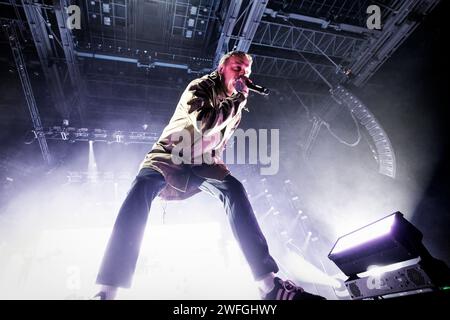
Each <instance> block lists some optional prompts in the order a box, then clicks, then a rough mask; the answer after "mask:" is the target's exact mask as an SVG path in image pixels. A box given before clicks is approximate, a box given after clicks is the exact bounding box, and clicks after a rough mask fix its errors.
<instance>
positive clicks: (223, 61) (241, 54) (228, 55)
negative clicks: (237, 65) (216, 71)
mask: <svg viewBox="0 0 450 320" xmlns="http://www.w3.org/2000/svg"><path fill="white" fill-rule="evenodd" d="M231 57H240V58H244V57H245V58H247V59H248V61H249V62H250V64H251V63H252V62H253V58H252V56H251V55H249V54H248V53H247V52H244V51H230V52H228V53H225V54H224V55H223V56H222V58H220V61H219V65H218V66H217V68H220V67H221V66H222V65H224V64H226V63H227V62H228V60H229V59H230V58H231Z"/></svg>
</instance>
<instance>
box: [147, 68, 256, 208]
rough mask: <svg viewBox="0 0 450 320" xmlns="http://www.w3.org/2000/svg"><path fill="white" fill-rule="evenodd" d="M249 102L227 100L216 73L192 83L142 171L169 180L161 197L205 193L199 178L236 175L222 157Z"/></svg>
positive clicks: (241, 97) (239, 97) (236, 97)
mask: <svg viewBox="0 0 450 320" xmlns="http://www.w3.org/2000/svg"><path fill="white" fill-rule="evenodd" d="M246 102H247V100H246V99H245V96H244V95H243V94H242V93H236V94H233V95H232V96H227V94H226V93H225V88H224V85H223V84H222V81H221V79H220V76H219V75H218V73H217V72H216V71H215V72H213V73H211V74H209V75H205V76H203V77H201V78H198V79H195V80H193V81H192V82H191V83H189V85H188V86H187V88H186V90H185V91H184V92H183V94H182V96H181V98H180V101H179V102H178V105H177V107H176V109H175V112H174V114H173V116H172V118H171V119H170V122H169V124H168V125H167V126H166V127H165V128H164V130H163V132H162V134H161V136H160V138H159V139H158V141H157V142H156V143H155V144H154V145H153V148H152V150H151V151H150V152H149V153H147V155H146V156H145V159H144V161H143V162H142V163H141V166H140V167H141V168H152V169H154V170H156V171H158V172H160V173H161V174H162V175H163V176H164V178H165V180H166V182H167V185H166V187H165V188H164V189H163V190H162V191H161V193H160V194H159V196H160V197H162V198H163V199H166V200H180V199H185V198H188V197H190V196H192V195H194V194H195V193H197V192H199V191H200V190H199V189H198V184H197V183H198V180H199V179H192V177H193V175H196V176H199V177H204V178H212V179H216V180H222V179H223V178H225V176H226V175H228V174H229V173H230V172H229V170H228V168H227V167H226V165H225V164H224V162H223V161H222V159H221V158H220V154H221V153H222V151H223V150H224V148H225V146H226V143H227V142H228V140H229V139H230V138H231V136H232V135H233V133H234V131H235V130H236V128H237V126H238V125H239V122H240V121H241V116H242V109H243V108H244V107H245V104H246ZM186 147H188V148H186ZM180 150H181V152H180ZM186 150H187V151H190V155H189V154H186V153H187V151H186ZM173 151H174V152H173ZM175 151H176V152H175ZM181 160H182V161H181ZM180 162H181V163H180Z"/></svg>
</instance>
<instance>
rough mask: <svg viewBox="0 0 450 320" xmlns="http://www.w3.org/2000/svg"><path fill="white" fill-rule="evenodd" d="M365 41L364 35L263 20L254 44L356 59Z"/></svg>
mask: <svg viewBox="0 0 450 320" xmlns="http://www.w3.org/2000/svg"><path fill="white" fill-rule="evenodd" d="M364 41H365V39H364V38H362V37H357V36H348V35H345V36H344V35H338V34H334V33H330V32H324V31H317V30H313V29H308V28H304V27H295V26H290V25H285V24H280V23H275V22H267V21H261V22H260V24H259V28H258V31H257V32H256V34H255V36H254V38H253V42H252V44H253V45H259V46H265V47H270V48H278V49H286V50H293V51H301V52H306V53H312V54H321V53H320V51H319V50H318V49H317V48H319V49H320V50H322V51H323V52H324V53H325V54H327V55H328V56H330V57H335V58H342V59H346V60H349V59H354V58H355V57H356V56H357V54H358V53H359V51H360V48H361V45H362V44H363V42H364Z"/></svg>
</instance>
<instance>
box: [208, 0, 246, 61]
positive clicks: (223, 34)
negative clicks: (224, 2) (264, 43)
mask: <svg viewBox="0 0 450 320" xmlns="http://www.w3.org/2000/svg"><path fill="white" fill-rule="evenodd" d="M241 6H242V0H230V3H229V5H228V7H227V8H226V13H225V15H224V16H223V19H222V21H223V25H222V29H221V30H220V38H219V41H218V42H217V48H216V53H215V55H214V61H213V65H212V67H213V68H215V67H217V65H218V64H219V60H220V58H221V57H222V56H223V55H224V54H225V53H226V52H228V51H229V45H228V44H229V41H230V39H231V36H232V34H233V30H234V27H235V25H236V21H237V18H238V14H239V11H240V9H241Z"/></svg>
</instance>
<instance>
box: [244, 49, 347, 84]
mask: <svg viewBox="0 0 450 320" xmlns="http://www.w3.org/2000/svg"><path fill="white" fill-rule="evenodd" d="M252 57H253V64H252V72H253V73H254V74H261V75H269V76H273V77H277V78H285V79H302V80H306V81H313V82H318V81H320V77H319V76H318V75H317V73H315V72H314V70H312V69H311V67H310V66H308V64H307V63H306V62H304V61H301V60H292V59H283V58H277V57H273V56H263V55H252ZM313 65H314V67H316V68H317V69H318V70H319V72H320V73H321V74H323V75H324V76H325V77H327V78H328V79H336V78H338V77H340V76H341V75H340V74H338V72H337V70H336V68H335V67H334V66H331V65H324V64H314V63H313Z"/></svg>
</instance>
